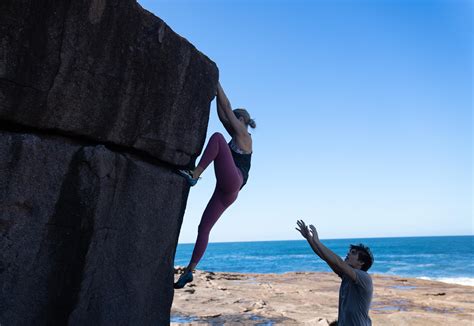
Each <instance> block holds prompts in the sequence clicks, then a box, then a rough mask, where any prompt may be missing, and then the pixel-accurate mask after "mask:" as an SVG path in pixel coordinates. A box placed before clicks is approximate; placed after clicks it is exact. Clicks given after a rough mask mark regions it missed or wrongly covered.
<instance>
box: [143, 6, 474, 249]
mask: <svg viewBox="0 0 474 326" xmlns="http://www.w3.org/2000/svg"><path fill="white" fill-rule="evenodd" d="M139 2H140V4H141V5H142V6H143V7H144V8H145V9H147V10H149V11H151V12H153V13H154V14H155V15H157V16H158V17H160V18H161V19H163V20H164V21H165V22H166V23H167V24H168V25H169V26H170V27H171V28H172V29H173V30H174V31H175V32H177V33H178V34H180V35H181V36H183V37H185V38H186V39H188V40H189V41H190V42H191V43H192V44H194V45H195V46H196V47H197V48H198V49H199V50H200V51H201V52H203V53H204V54H206V55H207V56H208V57H209V58H210V59H211V60H213V61H214V62H216V63H217V65H218V67H219V70H220V80H221V83H222V85H223V87H224V89H225V90H226V93H227V95H228V97H229V99H230V101H231V103H232V105H233V107H245V108H247V109H248V111H249V112H250V113H251V115H252V116H253V117H254V119H255V120H256V121H257V129H256V130H253V131H251V132H252V135H253V139H254V155H253V162H252V169H251V171H250V179H249V182H248V184H247V186H246V187H245V188H244V189H243V191H242V192H241V193H240V195H239V198H238V199H237V201H236V203H235V204H234V205H233V206H231V207H230V208H229V209H228V211H226V212H225V213H224V215H223V216H222V217H221V219H220V220H219V221H218V223H217V224H216V225H215V227H214V229H213V231H212V232H211V237H210V241H211V242H222V241H257V240H284V239H298V238H299V235H298V233H296V231H295V230H294V226H295V221H296V219H298V218H302V219H304V220H306V221H307V222H311V223H313V224H315V226H316V227H317V228H318V230H319V233H320V236H321V238H354V237H386V236H423V235H458V234H473V220H472V211H473V206H472V180H473V179H472V140H473V137H472V122H473V119H472V36H471V33H472V9H473V8H472V7H473V5H472V4H471V3H470V1H467V0H466V1H460V0H446V1H436V0H433V1H416V0H415V1H408V0H406V1H395V0H392V1H381V0H377V1H335V0H327V1H316V0H315V1H298V0H296V1H289V0H288V1H283V0H278V1H277V0H275V1H269V0H267V1H264V0H253V1H243V0H242V1H241V0H232V1H231V0H228V1H217V0H215V1H209V0H202V1H196V0H194V1H184V0H169V1H156V0H153V1H151V0H147V1H145V0H141V1H139ZM215 131H220V132H223V133H224V132H225V131H224V129H223V128H222V126H221V125H220V123H219V120H218V119H217V114H216V111H215V103H213V104H212V107H211V118H210V123H209V128H208V137H209V136H210V135H211V134H212V133H213V132H215ZM214 183H215V178H214V172H213V170H212V166H211V167H210V169H209V170H207V171H206V172H205V173H204V174H203V179H202V180H201V181H200V182H199V183H198V185H197V186H195V187H193V188H192V189H191V193H190V196H189V200H188V206H187V210H186V214H185V217H184V222H183V227H182V229H181V235H180V239H179V241H180V242H181V243H188V242H194V240H195V237H196V232H197V226H198V224H199V220H200V217H201V213H202V211H203V210H204V208H205V206H206V204H207V200H208V199H209V197H210V196H211V194H212V191H213V188H214Z"/></svg>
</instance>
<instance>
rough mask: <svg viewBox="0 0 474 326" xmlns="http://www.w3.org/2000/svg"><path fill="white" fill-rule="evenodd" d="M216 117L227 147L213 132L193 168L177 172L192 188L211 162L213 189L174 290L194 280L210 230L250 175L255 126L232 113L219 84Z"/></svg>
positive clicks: (237, 111) (238, 112)
mask: <svg viewBox="0 0 474 326" xmlns="http://www.w3.org/2000/svg"><path fill="white" fill-rule="evenodd" d="M217 115H218V116H219V120H220V121H221V122H222V124H223V125H224V128H225V129H226V130H227V132H228V133H229V135H230V136H231V137H232V139H231V141H230V142H229V143H228V144H227V142H226V140H225V138H224V136H223V135H222V134H220V133H218V132H216V133H214V134H213V135H212V136H211V138H210V139H209V142H208V144H207V146H206V149H205V150H204V153H203V155H202V157H201V160H200V161H199V164H198V165H197V166H196V168H195V169H194V170H180V171H179V173H180V174H181V175H182V176H183V177H185V178H186V180H187V182H188V184H189V185H190V186H194V185H195V184H196V183H197V181H198V180H199V176H200V175H201V174H202V173H203V172H204V170H205V169H206V168H207V167H208V166H209V164H210V163H211V162H212V161H214V171H215V174H216V188H215V189H214V193H213V195H212V197H211V199H210V200H209V203H208V204H207V207H206V209H205V210H204V213H203V214H202V217H201V223H200V224H199V228H198V236H197V240H196V243H195V245H194V251H193V255H192V257H191V261H190V262H189V265H188V266H187V267H186V269H185V270H184V273H183V274H181V276H180V278H179V279H178V281H177V282H176V283H175V284H174V288H175V289H181V288H183V287H184V286H185V285H186V283H189V282H191V281H192V280H193V274H192V271H193V269H195V268H196V266H197V264H198V263H199V261H200V260H201V257H202V256H203V254H204V251H205V250H206V247H207V243H208V241H209V233H210V232H211V229H212V227H213V226H214V224H215V223H216V222H217V220H218V219H219V217H220V216H221V215H222V213H223V212H224V211H225V210H226V209H227V207H229V206H230V205H231V204H232V203H233V202H234V201H235V200H236V199H237V195H238V194H239V191H240V189H242V187H243V186H244V185H245V184H246V183H247V179H248V176H249V170H250V160H251V157H252V137H251V136H250V134H249V132H248V130H247V129H248V127H249V126H250V127H251V128H255V127H256V124H255V121H254V120H253V119H251V118H250V115H249V113H248V112H247V111H246V110H245V109H235V110H233V111H232V107H231V105H230V102H229V99H228V98H227V96H226V95H225V93H224V90H223V89H222V86H221V84H220V83H218V84H217Z"/></svg>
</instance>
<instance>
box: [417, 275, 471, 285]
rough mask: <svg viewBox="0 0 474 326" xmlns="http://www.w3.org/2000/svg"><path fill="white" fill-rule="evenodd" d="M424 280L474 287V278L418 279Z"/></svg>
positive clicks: (422, 277)
mask: <svg viewBox="0 0 474 326" xmlns="http://www.w3.org/2000/svg"><path fill="white" fill-rule="evenodd" d="M418 278H420V279H422V280H430V281H439V282H443V283H450V284H459V285H468V286H474V277H426V276H421V277H418Z"/></svg>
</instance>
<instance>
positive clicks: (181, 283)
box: [174, 271, 193, 289]
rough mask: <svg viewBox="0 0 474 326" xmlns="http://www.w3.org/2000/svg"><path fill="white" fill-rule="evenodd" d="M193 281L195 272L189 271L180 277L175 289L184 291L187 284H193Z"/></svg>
mask: <svg viewBox="0 0 474 326" xmlns="http://www.w3.org/2000/svg"><path fill="white" fill-rule="evenodd" d="M192 281H193V272H191V271H188V272H186V273H184V274H181V276H180V277H179V279H178V281H177V282H176V283H174V288H175V289H182V288H183V287H184V286H185V285H186V283H189V282H192Z"/></svg>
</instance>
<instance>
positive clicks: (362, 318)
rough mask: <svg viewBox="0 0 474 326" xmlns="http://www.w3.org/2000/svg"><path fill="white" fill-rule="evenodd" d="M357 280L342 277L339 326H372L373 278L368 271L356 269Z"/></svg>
mask: <svg viewBox="0 0 474 326" xmlns="http://www.w3.org/2000/svg"><path fill="white" fill-rule="evenodd" d="M354 272H355V273H356V276H357V280H356V281H355V282H354V281H353V280H352V279H351V278H350V277H348V276H346V275H344V276H343V277H342V283H341V288H340V289H339V315H338V320H337V325H338V326H352V325H354V326H370V325H372V321H371V320H370V318H369V307H370V302H371V301H372V292H373V286H372V278H371V277H370V275H369V274H367V272H364V271H361V270H360V269H354Z"/></svg>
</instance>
